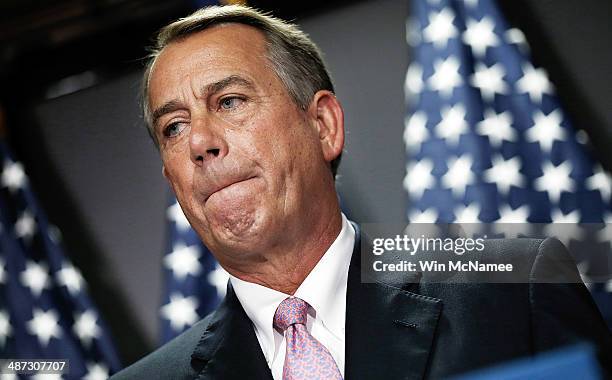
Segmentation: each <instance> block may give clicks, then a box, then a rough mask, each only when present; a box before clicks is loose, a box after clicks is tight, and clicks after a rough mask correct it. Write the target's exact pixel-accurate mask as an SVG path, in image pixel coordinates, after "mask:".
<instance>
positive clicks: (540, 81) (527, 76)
mask: <svg viewBox="0 0 612 380" xmlns="http://www.w3.org/2000/svg"><path fill="white" fill-rule="evenodd" d="M516 86H517V89H518V92H519V93H520V94H524V93H527V94H529V99H531V101H532V102H534V103H535V102H538V103H540V102H542V95H543V94H549V95H552V94H553V90H554V88H553V85H552V83H550V81H549V80H548V75H547V74H546V70H544V69H542V68H539V69H536V68H534V67H533V66H532V65H531V64H530V63H525V64H524V65H523V76H522V77H521V79H519V80H518V81H517V82H516Z"/></svg>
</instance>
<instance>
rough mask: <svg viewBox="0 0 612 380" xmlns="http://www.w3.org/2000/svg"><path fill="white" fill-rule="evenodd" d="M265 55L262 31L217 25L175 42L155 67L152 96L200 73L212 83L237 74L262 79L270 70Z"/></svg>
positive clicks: (152, 74) (232, 25) (162, 54)
mask: <svg viewBox="0 0 612 380" xmlns="http://www.w3.org/2000/svg"><path fill="white" fill-rule="evenodd" d="M265 53H266V37H265V35H264V33H263V32H262V31H260V30H258V29H256V28H254V27H252V26H248V25H243V24H237V23H227V24H219V25H215V26H213V27H210V28H208V29H205V30H202V31H199V32H196V33H194V34H192V35H189V36H187V37H185V38H181V39H178V40H176V41H173V42H171V43H170V44H168V46H166V47H165V48H164V49H163V50H162V51H161V53H160V54H159V55H158V57H157V58H156V59H155V62H154V64H153V67H152V68H151V74H150V76H149V88H150V91H151V94H150V95H154V94H153V93H154V92H156V91H155V90H156V88H158V89H159V88H160V87H161V88H166V87H167V86H168V85H169V84H170V83H172V82H174V83H177V82H178V81H181V80H182V79H185V78H186V77H187V76H189V75H192V74H196V73H199V74H201V75H202V74H205V75H206V76H210V77H211V78H210V79H211V80H214V79H215V78H218V77H223V76H227V75H228V74H236V72H241V73H246V74H248V73H251V75H247V76H252V77H253V78H254V79H255V78H258V77H259V76H261V75H262V74H263V73H262V72H263V71H267V70H269V67H268V64H267V61H266V59H267V58H266V54H265Z"/></svg>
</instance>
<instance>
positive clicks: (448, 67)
mask: <svg viewBox="0 0 612 380" xmlns="http://www.w3.org/2000/svg"><path fill="white" fill-rule="evenodd" d="M433 65H434V73H433V75H432V76H430V77H429V79H428V80H427V83H428V84H429V87H430V88H431V89H432V90H433V91H438V92H440V94H441V95H442V96H445V97H447V98H448V97H450V96H451V95H452V93H453V89H454V88H455V87H457V86H459V85H461V84H462V83H463V80H462V79H461V75H460V74H459V66H460V62H459V60H458V59H457V57H455V56H452V55H451V56H449V57H448V58H446V59H445V60H441V59H437V60H436V62H434V64H433Z"/></svg>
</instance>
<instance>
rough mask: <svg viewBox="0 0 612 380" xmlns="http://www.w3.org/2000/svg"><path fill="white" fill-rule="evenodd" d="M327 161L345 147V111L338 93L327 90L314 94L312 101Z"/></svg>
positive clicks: (313, 113) (311, 110)
mask: <svg viewBox="0 0 612 380" xmlns="http://www.w3.org/2000/svg"><path fill="white" fill-rule="evenodd" d="M309 113H310V114H311V116H312V118H313V119H314V121H315V124H316V128H317V131H318V133H319V142H320V143H321V149H322V151H323V156H324V158H325V161H327V162H332V161H333V160H334V159H335V158H336V157H338V156H339V155H340V153H342V149H343V148H344V111H343V110H342V106H341V105H340V102H339V101H338V99H336V95H334V93H333V92H331V91H327V90H320V91H318V92H317V93H316V94H314V97H313V100H312V102H311V103H310V110H309Z"/></svg>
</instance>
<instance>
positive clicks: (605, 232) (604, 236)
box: [597, 211, 612, 247]
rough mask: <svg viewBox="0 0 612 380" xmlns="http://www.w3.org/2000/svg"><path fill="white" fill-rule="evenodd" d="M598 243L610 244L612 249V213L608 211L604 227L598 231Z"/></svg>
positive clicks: (604, 219)
mask: <svg viewBox="0 0 612 380" xmlns="http://www.w3.org/2000/svg"><path fill="white" fill-rule="evenodd" d="M597 241H599V242H608V244H610V246H611V247H612V212H610V211H606V213H605V214H604V216H603V227H602V228H601V229H600V230H599V231H597Z"/></svg>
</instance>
